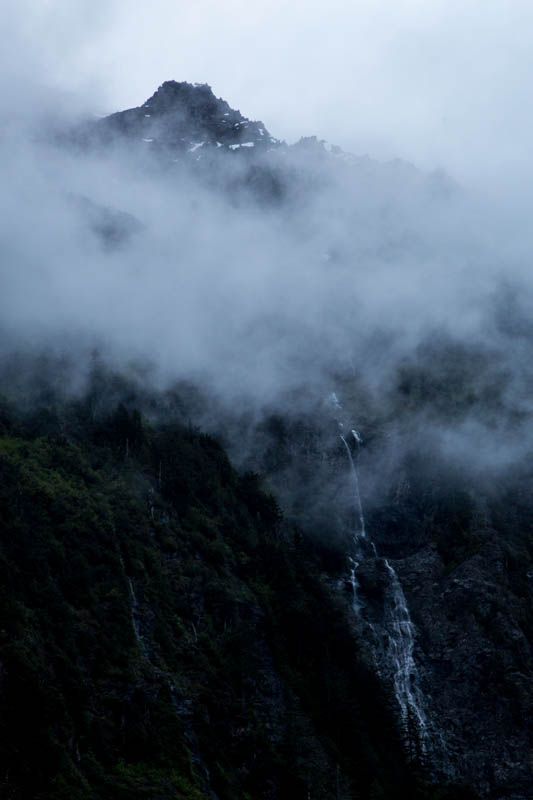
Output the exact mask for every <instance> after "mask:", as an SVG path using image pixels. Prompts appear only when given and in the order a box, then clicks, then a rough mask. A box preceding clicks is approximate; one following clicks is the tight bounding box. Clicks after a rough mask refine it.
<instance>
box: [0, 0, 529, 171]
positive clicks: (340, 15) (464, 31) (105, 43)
mask: <svg viewBox="0 0 533 800" xmlns="http://www.w3.org/2000/svg"><path fill="white" fill-rule="evenodd" d="M4 2H6V3H7V9H6V10H4V7H3V12H2V16H3V20H4V24H5V26H6V29H5V33H4V36H3V37H2V39H3V46H2V50H3V60H4V61H5V63H4V65H3V67H4V68H3V70H2V72H3V75H4V80H5V79H6V76H7V79H8V80H11V82H12V83H13V82H15V84H16V83H17V81H19V82H20V81H21V80H24V79H25V78H28V77H31V79H32V80H33V81H34V82H35V83H37V84H44V85H46V86H47V87H48V88H52V89H55V90H57V89H59V90H61V91H65V92H73V93H75V94H77V95H78V96H83V97H85V98H88V99H89V104H91V103H93V104H94V106H95V111H101V112H105V111H108V110H115V109H123V108H127V107H131V106H134V105H138V104H140V103H142V102H143V101H144V100H145V99H146V98H147V97H148V96H149V95H150V94H151V93H152V92H153V91H154V90H155V88H156V87H157V86H158V85H159V84H160V83H162V82H163V81H164V80H168V79H175V80H187V81H190V82H207V83H209V84H211V86H212V87H213V90H214V91H215V93H216V94H217V95H218V96H222V97H224V98H225V99H227V100H228V102H229V103H230V104H231V105H232V106H234V107H237V108H240V110H241V111H242V112H243V113H244V114H245V115H246V116H249V117H252V118H260V119H262V120H263V121H264V122H265V124H266V125H267V127H268V128H269V129H270V131H271V132H272V133H273V134H274V135H275V136H278V137H280V138H286V139H288V140H293V139H295V138H298V137H299V136H300V135H311V134H316V135H318V136H319V137H320V138H324V139H327V140H328V141H331V142H333V143H338V144H340V145H341V146H343V147H344V148H346V149H348V150H351V151H353V152H356V153H369V154H370V155H373V156H376V157H380V158H388V157H394V156H399V157H402V158H407V159H409V160H411V161H413V162H415V163H416V164H418V165H420V166H423V167H429V168H433V167H439V166H441V167H444V168H445V169H448V170H449V171H451V172H452V173H453V174H454V175H456V176H457V177H458V178H459V179H462V180H464V179H468V178H471V177H472V176H474V177H476V176H479V175H491V174H494V173H496V174H499V173H511V174H512V175H513V176H514V175H524V174H525V173H526V172H530V171H531V170H530V148H531V141H532V139H533V136H532V134H533V130H532V128H533V112H532V111H531V103H530V92H531V85H532V79H533V3H531V0H351V1H349V0H329V2H327V3H326V2H320V3H318V2H316V0H292V2H287V0H254V1H253V2H250V0H226V2H224V3H220V2H218V0H190V2H187V3H185V2H179V0H150V2H145V3H143V2H140V1H139V2H131V0H74V2H73V0H4Z"/></svg>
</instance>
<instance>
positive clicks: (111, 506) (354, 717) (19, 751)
mask: <svg viewBox="0 0 533 800" xmlns="http://www.w3.org/2000/svg"><path fill="white" fill-rule="evenodd" d="M102 388H103V387H102V378H101V376H100V385H99V390H100V392H101V394H100V397H102V396H105V395H106V394H107V395H108V396H114V395H116V392H113V391H112V390H111V388H110V385H109V386H108V387H107V388H108V391H107V392H106V391H103V392H102ZM104 388H105V387H104ZM22 409H24V410H22ZM0 475H1V478H0V493H1V498H0V515H1V516H0V534H1V551H0V552H1V562H0V563H1V566H0V569H1V580H0V586H1V612H0V614H1V619H2V626H1V632H0V637H1V638H0V665H1V671H0V753H1V755H0V764H1V771H0V774H1V776H2V778H1V794H2V797H5V798H6V800H7V799H8V798H9V799H10V800H11V799H12V800H27V799H28V798H39V800H52V798H53V799H54V800H60V799H61V800H67V798H68V800H74V799H78V798H79V800H86V799H87V800H89V798H90V799H91V800H100V798H102V800H103V799H104V798H106V799H109V800H118V799H119V798H132V800H133V799H134V798H150V799H151V800H154V799H155V798H160V800H166V799H167V798H183V799H184V800H185V799H187V800H194V798H198V800H200V798H215V797H216V798H220V800H242V799H243V798H250V800H259V799H260V798H299V797H301V798H309V797H311V798H332V799H333V798H335V800H339V799H340V798H346V799H348V798H365V800H367V799H369V798H390V800H393V799H394V798H420V799H421V800H422V798H435V799H436V798H439V800H443V799H444V798H463V797H465V798H466V797H470V796H471V795H470V794H469V793H468V792H466V790H465V791H461V790H459V789H449V790H444V789H439V788H438V787H437V786H435V785H430V784H427V783H424V781H423V780H422V778H421V775H422V772H421V771H420V765H418V767H417V765H416V764H414V763H411V764H407V763H406V756H405V754H404V752H403V750H402V747H401V745H400V742H399V738H398V731H397V727H396V723H395V719H394V712H393V709H392V708H391V700H390V698H387V697H386V696H385V695H384V693H383V689H382V688H381V687H380V686H379V685H378V682H377V679H376V677H375V676H374V675H372V674H371V673H370V671H369V669H368V668H367V667H366V666H364V664H363V662H362V660H361V658H360V654H359V652H358V646H357V644H356V642H355V640H354V637H353V636H352V635H351V633H350V630H349V628H348V627H347V625H346V622H345V618H344V616H345V615H344V611H343V608H342V604H341V605H339V600H338V598H337V599H336V595H335V593H334V592H333V591H332V590H331V574H332V572H333V573H334V572H335V569H334V560H333V562H332V554H331V553H330V552H327V551H326V550H322V549H321V547H320V543H319V542H318V541H317V540H316V538H315V539H314V540H310V539H309V538H308V537H307V536H306V534H305V531H301V530H298V529H297V528H295V527H294V526H292V525H289V524H288V523H287V522H285V521H284V519H283V516H282V514H281V512H280V510H279V508H278V506H277V504H276V501H275V500H274V498H273V497H272V496H270V495H268V494H265V493H264V492H263V491H262V490H261V486H260V479H259V477H258V476H257V475H255V474H253V473H246V474H238V473H237V472H236V471H235V470H234V469H233V468H232V466H231V464H230V463H229V461H228V459H227V457H226V455H225V453H224V451H223V450H222V448H221V447H220V445H219V444H217V442H216V441H215V440H214V439H212V438H211V437H209V436H206V435H204V434H202V433H201V432H200V431H198V430H195V429H193V428H191V427H187V426H183V425H182V424H177V423H175V422H172V420H167V421H166V422H165V423H162V422H158V423H155V424H154V423H152V424H151V423H149V422H148V421H147V419H146V417H144V416H143V415H141V413H140V412H139V411H138V410H137V409H136V408H135V406H134V405H132V404H131V397H130V402H128V396H127V393H126V394H125V396H124V398H123V402H120V403H118V404H113V405H112V406H110V407H106V404H105V403H104V405H103V406H102V405H101V407H100V409H99V410H98V411H97V412H95V402H94V392H93V393H91V391H89V392H87V395H86V396H84V397H82V398H78V399H76V400H71V401H68V402H67V401H65V400H62V401H60V402H51V401H50V398H48V402H45V403H43V404H42V405H39V404H37V405H35V406H33V407H32V408H31V409H29V408H28V407H27V404H23V403H21V404H20V406H17V405H16V404H14V403H13V402H7V401H5V400H4V401H2V404H1V417H0ZM326 564H327V567H328V570H329V575H330V578H329V579H328V580H326V578H325V566H326ZM338 565H339V572H340V570H341V568H343V565H344V562H343V559H342V555H341V554H340V553H339V556H338Z"/></svg>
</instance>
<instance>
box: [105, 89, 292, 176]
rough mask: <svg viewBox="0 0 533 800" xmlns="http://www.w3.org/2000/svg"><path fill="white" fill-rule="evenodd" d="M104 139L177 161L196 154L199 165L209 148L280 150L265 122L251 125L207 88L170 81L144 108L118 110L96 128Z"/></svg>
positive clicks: (146, 102) (247, 150)
mask: <svg viewBox="0 0 533 800" xmlns="http://www.w3.org/2000/svg"><path fill="white" fill-rule="evenodd" d="M93 131H94V132H95V133H96V136H97V138H98V139H99V140H101V141H103V142H105V141H106V140H107V139H108V137H109V136H110V135H111V136H116V135H118V136H120V137H122V138H125V139H127V140H129V141H130V142H134V143H136V144H138V146H139V147H143V148H149V149H150V150H151V151H154V152H155V151H157V152H160V153H165V152H167V153H168V152H170V153H171V154H172V156H173V157H175V156H176V155H180V154H189V153H191V154H194V158H195V160H199V159H201V158H202V155H203V154H204V153H205V152H206V151H207V150H209V149H211V150H229V151H242V152H252V151H253V150H254V149H256V150H262V151H264V150H266V149H271V148H272V147H277V146H278V145H279V144H280V142H279V141H278V140H277V139H274V138H273V137H272V136H270V134H269V132H268V131H267V130H266V128H265V126H264V125H263V123H262V122H258V121H251V120H249V119H248V118H247V117H244V116H243V115H242V114H241V112H240V111H238V110H236V109H233V108H231V106H230V105H229V104H228V103H227V102H226V101H225V100H223V99H222V98H219V97H216V96H215V95H214V93H213V90H212V89H211V87H210V86H209V84H207V83H187V82H185V81H183V82H179V81H165V82H164V83H162V84H161V86H159V88H158V89H157V91H156V92H155V93H154V94H153V95H152V96H151V97H149V98H148V100H146V101H145V102H144V103H143V104H142V105H141V106H138V107H137V108H130V109H127V110H126V111H117V112H116V113H114V114H111V115H110V116H108V117H105V118H103V119H101V120H99V121H98V122H96V123H95V124H94V126H93Z"/></svg>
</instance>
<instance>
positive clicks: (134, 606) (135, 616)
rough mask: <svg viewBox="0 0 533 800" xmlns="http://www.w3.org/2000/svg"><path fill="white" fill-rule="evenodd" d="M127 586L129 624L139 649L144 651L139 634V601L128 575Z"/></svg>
mask: <svg viewBox="0 0 533 800" xmlns="http://www.w3.org/2000/svg"><path fill="white" fill-rule="evenodd" d="M127 581H128V586H129V587H130V598H131V625H132V628H133V632H134V634H135V638H136V639H137V642H138V644H140V646H141V650H142V651H143V653H144V651H145V644H144V641H143V637H142V634H141V628H140V625H139V610H138V609H139V603H138V600H137V595H136V594H135V589H134V588H133V581H132V579H131V578H130V577H128V578H127Z"/></svg>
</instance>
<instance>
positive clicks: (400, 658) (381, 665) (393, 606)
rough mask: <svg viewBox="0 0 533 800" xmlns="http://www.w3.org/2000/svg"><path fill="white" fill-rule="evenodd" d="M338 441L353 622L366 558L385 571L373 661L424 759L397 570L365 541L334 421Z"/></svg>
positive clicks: (424, 738)
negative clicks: (352, 519)
mask: <svg viewBox="0 0 533 800" xmlns="http://www.w3.org/2000/svg"><path fill="white" fill-rule="evenodd" d="M330 403H331V404H332V405H333V406H334V408H335V411H336V412H337V414H338V413H339V412H342V406H341V404H340V403H339V400H338V398H337V395H336V394H334V393H333V394H332V395H331V396H330ZM337 424H338V427H339V431H340V438H341V440H342V443H343V445H344V447H345V449H346V453H347V455H348V461H349V465H350V481H351V484H352V488H353V504H354V509H355V513H356V517H357V518H358V520H357V521H356V526H355V531H354V551H355V552H354V558H352V557H351V556H350V557H349V562H350V578H349V583H350V585H351V587H352V590H353V597H354V600H353V609H354V612H355V614H356V615H357V617H358V618H359V617H362V616H363V612H364V606H363V604H362V603H361V601H360V600H359V588H360V587H359V582H358V580H357V575H356V572H357V568H358V567H359V566H360V563H361V561H362V560H363V559H364V558H370V559H372V562H373V563H375V564H376V565H378V564H382V565H383V566H384V567H385V574H386V590H385V606H384V612H383V619H382V620H381V621H380V623H379V625H373V624H372V623H371V622H369V621H366V622H367V624H368V625H369V626H370V628H371V629H372V632H373V633H374V634H376V629H377V628H378V627H379V628H380V629H381V631H382V632H383V634H384V636H383V635H381V636H380V635H378V636H376V643H375V646H374V659H375V661H376V666H377V668H378V671H379V673H380V674H385V675H387V674H388V675H390V678H391V681H392V687H393V690H394V695H395V698H396V701H397V703H398V706H399V713H400V723H401V731H402V737H403V739H404V742H405V744H406V745H407V747H408V749H409V751H410V752H411V754H413V752H414V753H416V755H421V756H424V755H425V754H426V753H427V746H428V741H429V731H428V724H427V721H426V714H425V711H424V707H423V698H422V693H421V691H420V688H419V684H418V671H417V666H416V662H415V659H414V627H413V623H412V621H411V615H410V613H409V608H408V605H407V600H406V598H405V595H404V592H403V589H402V586H401V583H400V581H399V579H398V576H397V574H396V571H395V570H394V568H393V567H392V566H391V564H390V563H389V561H388V560H387V559H382V558H380V557H379V556H378V553H377V550H376V547H375V545H374V543H373V542H372V541H370V539H369V537H368V536H367V531H366V525H365V517H364V513H363V504H362V501H361V493H360V489H359V476H358V472H357V466H356V461H355V460H354V455H353V453H352V449H351V448H350V446H349V444H348V442H347V441H346V438H345V436H344V425H343V423H342V422H340V421H339V420H338V418H337ZM351 433H352V437H353V440H354V442H355V445H354V447H355V448H356V452H357V454H358V453H359V450H360V448H361V445H362V439H361V436H360V435H359V433H358V431H357V430H355V429H352V430H351Z"/></svg>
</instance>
